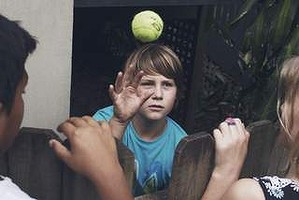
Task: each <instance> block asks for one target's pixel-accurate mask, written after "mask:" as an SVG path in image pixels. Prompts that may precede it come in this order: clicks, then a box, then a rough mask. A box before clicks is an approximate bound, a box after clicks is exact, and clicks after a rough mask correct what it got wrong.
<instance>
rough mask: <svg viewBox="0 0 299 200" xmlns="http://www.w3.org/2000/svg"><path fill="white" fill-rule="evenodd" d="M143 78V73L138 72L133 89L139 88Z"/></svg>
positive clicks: (133, 82)
mask: <svg viewBox="0 0 299 200" xmlns="http://www.w3.org/2000/svg"><path fill="white" fill-rule="evenodd" d="M143 76H144V72H143V71H140V72H138V73H137V75H136V76H135V77H134V79H133V81H132V87H134V88H137V87H138V85H139V83H140V81H141V79H142V77H143Z"/></svg>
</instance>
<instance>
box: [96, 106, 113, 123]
mask: <svg viewBox="0 0 299 200" xmlns="http://www.w3.org/2000/svg"><path fill="white" fill-rule="evenodd" d="M112 116H113V106H107V107H105V108H101V109H99V110H98V111H97V112H96V113H95V114H94V115H93V116H92V117H93V118H94V119H95V120H106V121H109V120H110V119H111V118H112Z"/></svg>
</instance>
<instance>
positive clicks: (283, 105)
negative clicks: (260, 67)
mask: <svg viewBox="0 0 299 200" xmlns="http://www.w3.org/2000/svg"><path fill="white" fill-rule="evenodd" d="M298 103H299V56H297V57H293V58H291V59H288V60H286V61H285V62H284V63H283V65H282V68H281V71H280V77H279V84H278V101H277V112H278V118H279V121H280V123H281V126H282V128H283V133H285V135H284V136H285V137H284V138H285V140H286V141H287V142H288V147H289V148H290V150H291V154H290V157H291V158H290V159H292V158H293V157H294V155H295V154H298V153H299V152H298V151H299V143H298V142H299V133H298V132H299V129H298V125H296V124H298V121H299V113H298V109H299V108H298ZM295 104H297V105H295ZM298 156H299V155H298Z"/></svg>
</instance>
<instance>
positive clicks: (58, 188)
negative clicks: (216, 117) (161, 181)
mask: <svg viewBox="0 0 299 200" xmlns="http://www.w3.org/2000/svg"><path fill="white" fill-rule="evenodd" d="M247 129H248V130H249V131H250V133H251V136H250V141H249V150H248V155H247V158H246V160H245V163H244V166H243V169H242V172H241V175H240V177H252V176H260V175H265V174H271V175H274V174H276V175H284V173H285V169H286V158H287V156H286V155H287V151H286V149H285V148H284V147H283V146H282V145H281V144H280V143H279V142H277V135H278V128H277V126H276V125H275V124H273V123H271V122H270V121H258V122H255V123H252V124H250V125H249V126H248V127H247ZM20 132H21V134H20V135H19V136H18V137H17V139H16V141H15V143H14V145H13V147H12V148H11V149H10V150H9V151H8V152H7V153H5V154H4V155H1V156H0V174H2V175H6V176H9V177H11V178H12V179H13V181H14V182H15V183H17V184H18V185H19V186H20V187H21V188H22V189H23V190H24V191H26V192H27V193H29V194H30V195H31V196H32V197H34V198H37V199H42V200H82V199H86V200H98V199H100V197H99V196H98V194H97V193H96V190H95V189H94V186H93V184H92V183H91V182H90V181H88V180H87V179H85V178H84V177H82V176H80V175H78V174H76V173H74V172H73V171H72V170H71V169H69V168H68V167H67V166H65V165H64V164H63V163H62V162H61V161H59V160H58V159H57V158H56V157H55V155H54V154H53V152H52V150H51V149H50V148H49V146H48V140H49V139H50V138H56V139H58V140H59V138H58V137H57V136H56V134H55V133H54V132H53V131H52V130H47V129H36V128H23V129H21V131H20ZM214 145H215V144H214V139H213V137H212V136H211V135H210V134H208V133H203V132H201V133H197V134H192V135H189V136H187V137H185V138H184V139H182V141H181V142H180V143H179V145H178V147H177V149H176V152H175V158H174V164H173V170H172V177H171V181H170V185H169V187H168V189H166V190H163V191H158V192H156V193H153V194H147V195H143V196H139V197H136V198H135V200H150V199H151V200H158V199H160V200H162V199H163V200H164V199H171V200H173V199H178V200H195V199H196V200H197V199H200V197H201V196H202V194H203V192H204V190H205V188H206V185H207V183H208V180H209V178H210V175H211V172H212V170H213V166H214ZM117 147H118V152H119V159H120V163H121V165H122V167H123V169H124V172H125V175H126V178H127V181H128V183H129V185H130V187H131V188H132V186H133V182H134V156H133V154H132V153H131V152H130V151H129V150H128V149H127V148H126V147H125V146H124V145H122V144H121V143H120V142H118V143H117ZM95 162H100V159H99V160H96V161H95ZM116 189H117V188H116Z"/></svg>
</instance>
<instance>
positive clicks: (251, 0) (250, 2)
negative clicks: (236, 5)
mask: <svg viewBox="0 0 299 200" xmlns="http://www.w3.org/2000/svg"><path fill="white" fill-rule="evenodd" d="M257 2H258V0H246V1H245V3H243V4H242V7H241V8H240V11H239V14H238V16H237V17H236V18H235V19H234V20H233V21H232V22H231V23H230V26H234V25H236V23H238V22H239V21H240V20H242V19H243V18H244V17H245V16H246V15H247V14H248V13H249V11H250V10H251V9H252V7H253V6H254V5H255V4H256V3H257Z"/></svg>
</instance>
